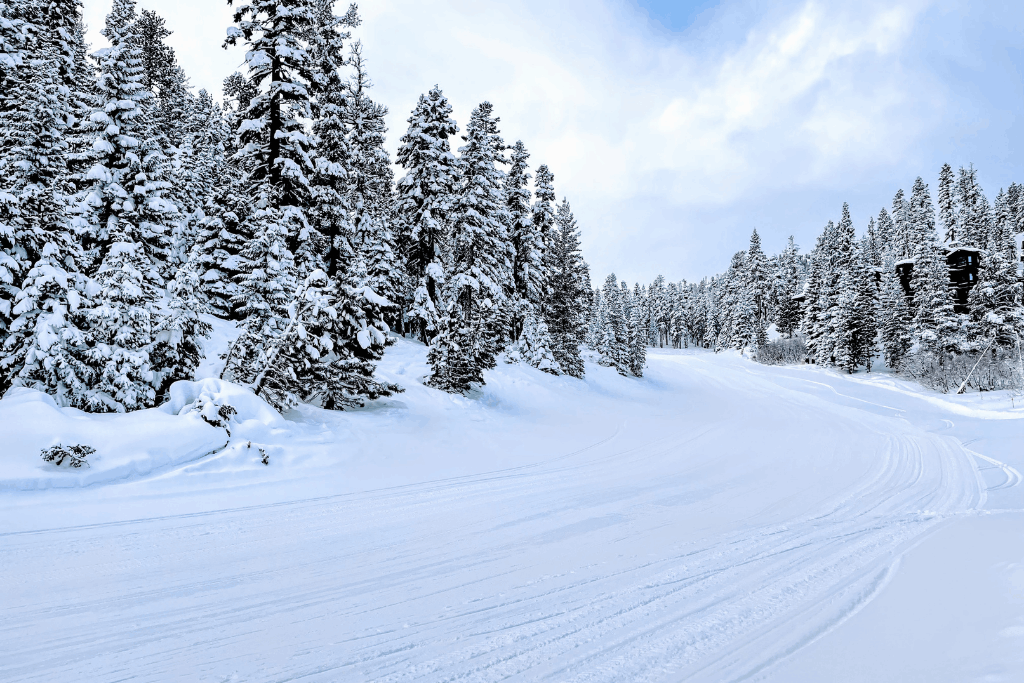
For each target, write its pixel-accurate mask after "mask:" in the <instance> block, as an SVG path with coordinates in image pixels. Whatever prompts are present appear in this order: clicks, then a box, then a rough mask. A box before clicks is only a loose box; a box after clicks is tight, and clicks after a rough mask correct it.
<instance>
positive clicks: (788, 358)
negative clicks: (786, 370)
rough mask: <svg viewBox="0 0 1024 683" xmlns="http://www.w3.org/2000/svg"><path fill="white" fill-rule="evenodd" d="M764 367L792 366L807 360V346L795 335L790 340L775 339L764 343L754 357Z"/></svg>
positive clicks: (801, 338)
mask: <svg viewBox="0 0 1024 683" xmlns="http://www.w3.org/2000/svg"><path fill="white" fill-rule="evenodd" d="M755 358H756V359H757V362H758V363H762V364H764V365H794V364H797V363H803V362H804V361H805V360H806V359H807V344H806V343H804V339H803V337H801V336H799V335H797V336H795V337H793V338H792V339H776V340H774V341H769V342H764V343H762V344H761V345H760V346H759V347H758V349H757V355H756V356H755Z"/></svg>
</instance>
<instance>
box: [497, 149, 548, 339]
mask: <svg viewBox="0 0 1024 683" xmlns="http://www.w3.org/2000/svg"><path fill="white" fill-rule="evenodd" d="M529 158H530V153H529V152H527V151H526V145H524V144H523V141H522V140H519V141H517V142H516V144H515V145H513V146H512V154H511V158H510V165H509V171H508V174H507V175H506V176H505V187H504V188H503V192H504V195H505V205H506V209H507V212H508V226H507V230H508V236H509V239H510V240H511V242H512V250H513V262H512V280H513V292H511V293H510V305H511V308H512V335H511V336H512V338H513V339H518V337H519V334H520V332H521V330H522V326H523V321H524V320H525V318H526V315H527V313H528V311H527V308H528V306H529V304H530V302H531V301H537V299H538V298H539V297H538V296H537V291H536V287H537V284H538V283H539V282H540V280H541V267H542V264H541V251H540V246H541V245H540V242H539V236H538V234H537V232H536V228H535V226H534V224H533V218H532V216H531V213H530V189H529V187H528V185H529V182H530V178H531V177H532V176H531V175H530V172H529V166H528V165H527V161H528V160H529Z"/></svg>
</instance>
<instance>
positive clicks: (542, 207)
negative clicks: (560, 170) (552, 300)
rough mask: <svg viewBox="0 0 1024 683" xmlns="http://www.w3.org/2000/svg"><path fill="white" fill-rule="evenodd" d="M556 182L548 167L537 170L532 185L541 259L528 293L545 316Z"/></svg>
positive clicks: (536, 242)
mask: <svg viewBox="0 0 1024 683" xmlns="http://www.w3.org/2000/svg"><path fill="white" fill-rule="evenodd" d="M554 182H555V176H554V174H553V173H552V172H551V171H550V169H548V167H547V165H546V164H542V165H541V166H539V167H538V168H537V175H536V176H535V177H534V181H533V189H534V191H533V194H534V202H533V208H532V221H533V233H534V236H535V237H534V240H535V245H536V249H537V252H538V254H539V257H540V259H539V262H538V263H536V264H535V267H534V269H533V272H534V274H535V276H536V277H534V278H533V280H532V282H531V283H530V284H529V289H530V291H531V301H533V303H534V305H536V306H540V308H541V311H542V313H544V314H546V313H547V311H546V307H547V298H548V280H549V279H550V277H551V273H550V270H551V263H550V257H551V243H552V241H553V240H554V233H553V231H554V229H555V187H554Z"/></svg>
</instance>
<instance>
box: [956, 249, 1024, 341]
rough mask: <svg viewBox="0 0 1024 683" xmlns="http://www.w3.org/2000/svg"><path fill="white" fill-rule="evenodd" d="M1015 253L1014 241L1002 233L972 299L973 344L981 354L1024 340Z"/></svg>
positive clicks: (983, 265) (1023, 309)
mask: <svg viewBox="0 0 1024 683" xmlns="http://www.w3.org/2000/svg"><path fill="white" fill-rule="evenodd" d="M1015 251H1016V249H1015V245H1014V243H1013V237H1012V236H1011V235H1010V233H1006V232H1004V233H1002V235H1001V236H1000V240H999V242H997V243H996V244H994V245H992V248H991V249H990V250H989V252H988V254H987V255H986V258H984V259H983V260H982V262H981V268H980V272H979V273H978V283H977V284H976V285H975V286H974V287H973V288H972V289H971V293H970V295H969V296H968V299H967V303H968V307H969V310H970V326H969V331H970V337H971V339H970V341H971V342H972V346H973V347H974V348H975V350H977V351H985V350H986V349H987V348H995V347H1001V348H1004V349H1012V348H1013V347H1015V346H1017V345H1018V344H1020V343H1021V341H1022V339H1024V303H1022V301H1024V297H1022V289H1024V287H1022V284H1021V279H1020V276H1019V275H1018V274H1017V263H1016V254H1015V253H1014V252H1015Z"/></svg>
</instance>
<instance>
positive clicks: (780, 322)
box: [775, 236, 800, 337]
mask: <svg viewBox="0 0 1024 683" xmlns="http://www.w3.org/2000/svg"><path fill="white" fill-rule="evenodd" d="M798 252H799V249H798V248H797V246H796V242H795V241H794V240H793V237H792V236H790V238H789V242H788V243H787V244H786V248H785V249H784V250H783V252H782V255H781V257H780V258H779V263H778V272H777V273H776V279H775V283H776V289H775V292H776V293H775V299H776V318H775V328H776V329H777V330H778V331H779V333H780V334H783V335H785V336H787V337H792V336H793V333H794V332H796V330H798V329H799V327H800V304H799V303H798V302H797V301H796V297H797V296H798V295H799V294H800V271H799V266H798V264H797V254H798Z"/></svg>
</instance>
